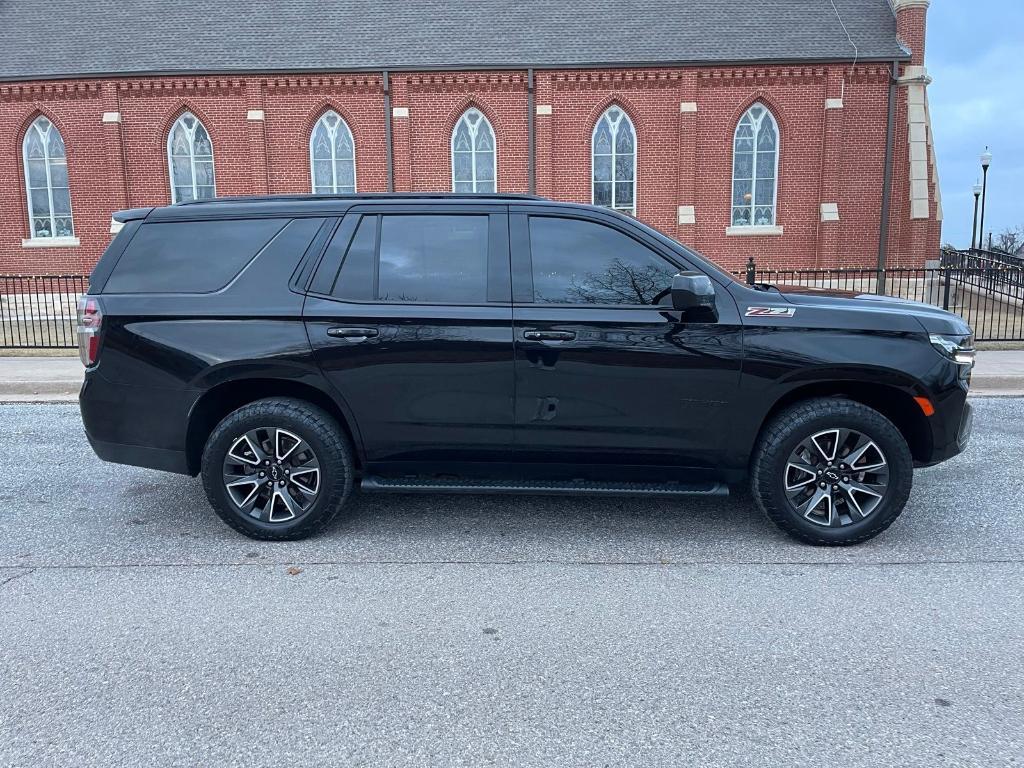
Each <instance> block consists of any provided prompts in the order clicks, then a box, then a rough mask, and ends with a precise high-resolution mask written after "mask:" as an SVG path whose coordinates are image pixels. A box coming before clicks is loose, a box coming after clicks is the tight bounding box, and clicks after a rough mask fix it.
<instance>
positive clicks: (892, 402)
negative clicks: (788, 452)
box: [751, 379, 933, 461]
mask: <svg viewBox="0 0 1024 768" xmlns="http://www.w3.org/2000/svg"><path fill="white" fill-rule="evenodd" d="M817 397H841V398H845V399H847V400H852V401H854V402H857V403H861V404H862V405H866V406H867V407H869V408H873V409H874V410H876V411H878V412H879V413H881V414H882V415H883V416H885V417H886V418H887V419H889V421H891V422H892V423H893V425H894V426H895V427H896V429H898V430H899V432H900V434H901V435H903V439H904V440H906V441H907V446H908V447H909V448H910V455H911V456H912V457H913V458H914V461H926V460H927V458H928V457H929V456H931V453H932V447H933V445H932V444H933V440H932V430H931V427H930V426H929V424H928V417H927V416H925V415H924V412H923V411H922V410H921V407H920V406H919V405H918V404H917V402H916V401H915V400H914V396H913V395H912V394H910V393H909V392H907V391H906V390H904V389H901V388H899V387H896V386H892V385H889V384H880V383H878V382H871V381H862V380H853V379H849V380H830V381H817V382H813V383H807V384H801V385H799V386H797V387H794V388H793V389H790V390H789V391H787V392H786V393H785V394H783V395H782V396H780V397H779V398H778V399H777V400H776V401H775V402H774V403H773V404H772V406H771V408H769V409H768V412H767V413H766V414H765V416H764V419H763V420H762V421H761V426H760V428H759V429H758V433H757V439H756V440H755V441H754V445H753V447H752V450H751V456H753V455H754V453H755V452H756V450H757V446H758V445H759V444H760V442H761V435H762V434H763V433H764V430H765V428H766V427H767V426H768V425H769V424H770V423H771V422H772V420H773V419H774V418H775V417H776V416H777V415H778V414H779V413H780V412H781V411H783V410H784V409H786V408H788V407H789V406H791V405H794V404H795V403H799V402H802V401H804V400H810V399H813V398H817Z"/></svg>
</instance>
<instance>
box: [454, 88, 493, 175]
mask: <svg viewBox="0 0 1024 768" xmlns="http://www.w3.org/2000/svg"><path fill="white" fill-rule="evenodd" d="M496 178H498V153H497V151H496V150H495V147H494V129H493V128H491V124H490V123H489V122H487V118H486V117H484V116H483V113H482V112H480V110H479V109H475V108H472V107H471V108H470V109H467V110H466V112H465V114H463V115H462V117H460V118H459V122H457V123H456V124H455V130H454V131H452V191H454V192H494V191H495V186H494V185H495V181H494V180H495V179H496Z"/></svg>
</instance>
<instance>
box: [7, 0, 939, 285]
mask: <svg viewBox="0 0 1024 768" xmlns="http://www.w3.org/2000/svg"><path fill="white" fill-rule="evenodd" d="M927 7H928V0H892V2H890V0H834V2H833V1H832V0H813V1H811V0H756V1H755V0H688V2H658V1H651V2H645V3H628V2H627V3H624V2H622V0H618V2H615V1H613V0H587V1H586V2H582V3H572V4H569V3H565V4H564V5H562V6H559V5H556V4H553V3H550V2H543V1H542V0H520V2H518V3H515V4H507V3H505V2H501V1H500V0H478V1H477V2H472V3H470V2H464V1H463V0H446V1H442V0H427V1H426V2H415V3H410V2H402V3H396V2H389V1H388V0H383V1H379V2H375V3H365V2H361V1H360V0H340V1H339V2H333V3H330V4H319V3H314V2H312V1H311V0H281V1H280V2H272V3H266V4H263V5H253V4H250V3H241V2H238V0H224V1H223V2H217V3H197V2H191V0H188V1H185V2H180V3H176V4H165V3H163V2H160V1H158V0H139V2H135V3H131V4H123V3H118V2H116V1H115V0H95V1H94V2H91V3H83V2H79V1H77V0H52V1H51V2H47V3H41V2H29V3H4V4H2V5H0V27H2V28H3V29H4V30H5V42H4V45H3V46H2V47H0V179H2V180H3V184H0V221H2V222H3V225H2V228H0V272H5V273H12V272H15V273H77V272H87V271H88V270H90V269H91V268H92V266H93V265H94V264H95V262H96V260H97V259H98V258H99V256H100V254H101V253H102V250H103V248H104V247H105V245H106V243H107V242H108V241H109V239H110V234H109V223H110V214H111V212H112V211H115V210H117V209H121V208H132V207H142V206H151V205H164V204H167V203H170V202H172V200H173V199H188V198H191V197H206V196H210V195H213V194H217V195H247V194H264V193H295V192H299V193H301V192H310V191H313V190H314V189H315V190H316V191H324V192H334V191H337V192H344V191H351V190H352V189H355V190H357V191H359V192H369V191H388V190H395V191H446V190H452V189H453V188H454V189H457V190H460V191H491V190H495V189H496V190H497V191H501V192H535V193H537V194H540V195H544V196H547V197H551V198H554V199H558V200H572V201H580V202H592V201H593V202H597V203H600V204H607V205H614V206H615V207H617V208H619V209H620V210H625V211H628V212H631V213H634V214H635V215H637V216H638V217H639V218H640V219H642V220H644V221H645V222H647V223H649V224H651V225H653V226H655V227H657V228H659V229H661V230H662V231H664V232H666V233H667V234H670V235H672V236H674V237H676V238H678V239H679V240H681V241H682V242H684V243H687V244H688V245H690V246H692V247H695V248H697V249H698V250H700V251H702V252H704V253H705V254H707V255H709V256H710V257H712V258H713V259H715V260H716V261H718V262H719V263H721V264H723V265H724V266H726V267H729V268H733V269H736V268H739V267H741V266H742V264H743V263H745V261H746V259H747V257H748V256H751V255H753V256H754V257H755V258H756V259H757V261H758V263H759V264H760V265H762V266H778V267H816V266H821V267H827V266H866V265H874V264H875V263H876V262H877V261H878V260H879V259H880V258H886V259H887V263H889V264H890V265H891V264H896V263H901V264H903V263H912V264H918V263H921V262H922V261H923V260H924V259H925V258H929V257H931V256H932V254H934V253H935V252H936V250H937V248H938V244H939V234H940V233H939V229H940V226H941V218H942V213H941V203H940V200H939V191H938V180H937V176H936V169H935V162H934V154H933V151H932V146H931V135H930V127H929V123H928V108H927V97H926V86H927V83H928V77H927V74H926V71H925V68H924V39H925V17H926V13H927ZM880 243H884V247H880Z"/></svg>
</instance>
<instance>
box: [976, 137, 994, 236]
mask: <svg viewBox="0 0 1024 768" xmlns="http://www.w3.org/2000/svg"><path fill="white" fill-rule="evenodd" d="M991 164H992V153H991V152H989V151H988V147H985V151H984V152H982V153H981V226H980V227H978V229H979V230H981V231H980V234H981V239H980V240H979V241H978V245H979V246H982V245H984V244H985V192H986V190H987V188H988V167H989V166H990V165H991Z"/></svg>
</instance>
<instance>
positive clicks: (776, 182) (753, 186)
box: [728, 101, 782, 231]
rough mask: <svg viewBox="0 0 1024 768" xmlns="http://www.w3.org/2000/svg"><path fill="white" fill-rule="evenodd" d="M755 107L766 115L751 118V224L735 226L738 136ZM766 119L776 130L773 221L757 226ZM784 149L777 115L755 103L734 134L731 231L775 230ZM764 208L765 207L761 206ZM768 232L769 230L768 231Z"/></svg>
mask: <svg viewBox="0 0 1024 768" xmlns="http://www.w3.org/2000/svg"><path fill="white" fill-rule="evenodd" d="M755 107H760V108H761V109H763V110H764V114H763V115H762V116H761V118H760V119H758V120H754V117H753V116H751V118H750V119H751V120H754V136H753V140H754V152H753V155H754V157H753V159H752V163H753V165H752V166H751V171H750V173H751V181H750V205H749V206H747V207H749V209H750V223H749V224H734V223H733V214H734V213H735V209H736V208H738V207H740V206H738V205H736V204H735V200H736V136H737V134H739V132H740V124H741V123H742V122H743V118H744V117H746V116H747V115H748V114H750V110H752V109H754V108H755ZM765 118H768V119H769V120H771V122H772V125H773V126H774V128H775V161H774V162H775V174H774V181H773V184H774V186H773V187H772V220H771V222H769V223H768V224H757V223H755V222H754V211H755V210H756V209H757V207H758V206H757V155H758V150H757V139H758V136H759V135H760V133H761V125H762V124H763V123H764V121H765ZM781 147H782V131H780V130H779V121H778V120H776V119H775V115H774V114H772V111H771V110H770V109H769V108H768V105H767V104H764V103H763V102H760V101H755V102H754V103H753V104H751V105H750V106H749V107H747V108H746V109H745V110H744V111H743V114H742V115H740V119H739V120H737V121H736V128H735V129H734V130H733V132H732V186H731V188H730V190H729V227H728V228H729V229H732V230H735V229H738V228H747V227H752V228H758V227H760V228H762V229H764V228H766V227H768V228H773V227H775V226H776V223H777V221H778V218H779V150H780V149H781ZM761 207H764V206H761ZM766 231H767V230H766Z"/></svg>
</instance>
